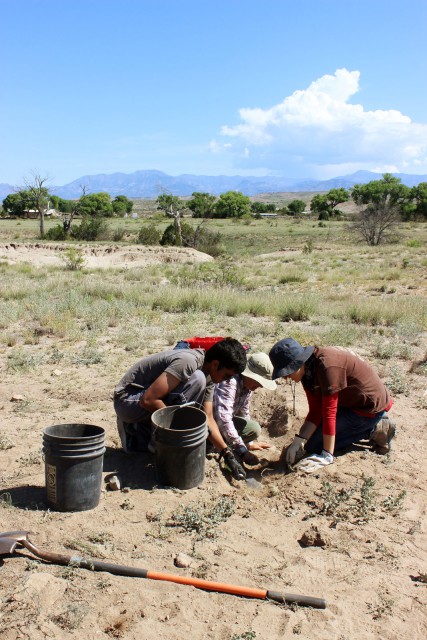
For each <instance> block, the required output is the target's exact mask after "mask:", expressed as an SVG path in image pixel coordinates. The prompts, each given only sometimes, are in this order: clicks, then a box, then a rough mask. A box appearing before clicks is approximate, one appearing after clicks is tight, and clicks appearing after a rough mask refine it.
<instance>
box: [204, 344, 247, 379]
mask: <svg viewBox="0 0 427 640" xmlns="http://www.w3.org/2000/svg"><path fill="white" fill-rule="evenodd" d="M212 360H218V362H219V366H220V367H225V368H226V369H233V370H234V371H235V372H236V373H242V372H243V371H244V370H245V369H246V351H245V349H244V348H243V346H242V345H241V344H240V342H239V341H238V340H236V339H235V338H224V340H220V341H219V342H216V343H215V344H214V345H212V347H210V348H209V349H208V350H207V351H206V353H205V362H212Z"/></svg>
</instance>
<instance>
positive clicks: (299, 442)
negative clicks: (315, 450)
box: [285, 436, 306, 469]
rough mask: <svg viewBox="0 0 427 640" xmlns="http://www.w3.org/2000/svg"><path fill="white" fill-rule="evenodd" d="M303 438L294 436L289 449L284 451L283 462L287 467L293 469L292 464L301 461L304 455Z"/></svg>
mask: <svg viewBox="0 0 427 640" xmlns="http://www.w3.org/2000/svg"><path fill="white" fill-rule="evenodd" d="M305 442H306V440H305V438H303V437H301V436H295V438H294V439H293V441H292V442H291V444H290V445H289V447H288V448H287V449H286V453H285V462H286V464H287V466H288V467H290V468H291V469H292V468H293V466H294V464H296V463H297V462H298V460H301V458H302V457H303V455H304V443H305Z"/></svg>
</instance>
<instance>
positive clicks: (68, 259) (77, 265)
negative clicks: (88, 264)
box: [61, 247, 85, 271]
mask: <svg viewBox="0 0 427 640" xmlns="http://www.w3.org/2000/svg"><path fill="white" fill-rule="evenodd" d="M61 258H62V260H63V261H64V263H65V266H66V268H67V269H69V270H70V271H78V270H79V269H81V268H82V267H83V265H84V262H85V259H84V257H83V252H82V251H81V250H80V249H75V248H74V247H70V248H69V249H67V250H66V251H65V252H64V255H63V256H61Z"/></svg>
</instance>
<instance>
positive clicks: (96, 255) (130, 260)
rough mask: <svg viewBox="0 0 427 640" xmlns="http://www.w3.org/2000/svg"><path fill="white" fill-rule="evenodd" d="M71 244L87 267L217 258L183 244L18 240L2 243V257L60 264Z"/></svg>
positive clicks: (34, 262)
mask: <svg viewBox="0 0 427 640" xmlns="http://www.w3.org/2000/svg"><path fill="white" fill-rule="evenodd" d="M70 246H72V247H73V249H76V250H79V251H81V253H82V257H83V259H84V264H83V266H84V267H88V268H90V269H106V268H121V269H133V268H135V267H142V266H145V265H150V264H161V263H165V262H167V263H174V262H177V263H183V262H188V263H197V262H211V261H212V260H213V258H212V257H211V256H209V255H207V254H206V253H201V252H200V251H196V250H195V249H187V248H185V249H184V248H181V247H165V248H164V247H158V246H153V247H147V246H133V247H132V246H130V247H126V248H125V249H124V248H123V247H120V246H118V245H116V246H105V247H102V246H101V247H100V246H97V247H94V248H92V247H88V246H87V245H81V246H80V245H78V244H73V245H67V244H65V243H64V244H61V245H57V244H49V243H35V244H19V243H14V242H9V243H7V244H0V260H4V261H6V262H8V264H17V263H22V262H29V263H31V264H32V265H35V266H42V265H52V266H57V265H61V264H64V259H65V253H66V251H67V249H69V247H70Z"/></svg>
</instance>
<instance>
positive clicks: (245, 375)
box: [213, 353, 276, 465]
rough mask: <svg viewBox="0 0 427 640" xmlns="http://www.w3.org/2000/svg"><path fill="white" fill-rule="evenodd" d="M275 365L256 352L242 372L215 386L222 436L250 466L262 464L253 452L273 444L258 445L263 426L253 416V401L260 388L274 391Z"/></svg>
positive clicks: (216, 409) (266, 356)
mask: <svg viewBox="0 0 427 640" xmlns="http://www.w3.org/2000/svg"><path fill="white" fill-rule="evenodd" d="M272 373H273V365H272V364H271V362H270V358H269V357H268V355H267V354H266V353H254V354H252V355H251V356H250V357H249V358H248V363H247V366H246V369H245V370H244V371H243V372H242V373H238V374H237V375H234V376H232V377H231V378H229V379H228V380H224V382H221V383H220V384H217V385H216V387H215V393H214V402H213V407H214V417H215V420H216V422H217V424H218V426H219V429H220V431H221V435H222V437H223V438H224V440H225V441H226V442H227V443H228V445H229V446H230V447H231V448H232V450H233V452H234V453H235V454H236V455H237V456H238V457H239V458H241V459H242V460H243V461H244V462H245V463H246V464H248V465H256V464H258V463H259V459H258V457H257V456H256V455H255V454H254V453H252V451H262V450H263V449H268V448H269V447H270V445H269V444H267V443H265V442H257V441H256V440H257V438H258V436H259V435H260V433H261V426H260V425H259V424H258V422H256V421H255V420H251V417H250V400H251V397H252V394H253V392H254V391H255V390H256V389H259V388H260V387H263V388H264V389H270V390H271V391H273V390H274V389H275V388H276V383H275V382H274V381H273V380H272V379H271V376H272Z"/></svg>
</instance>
